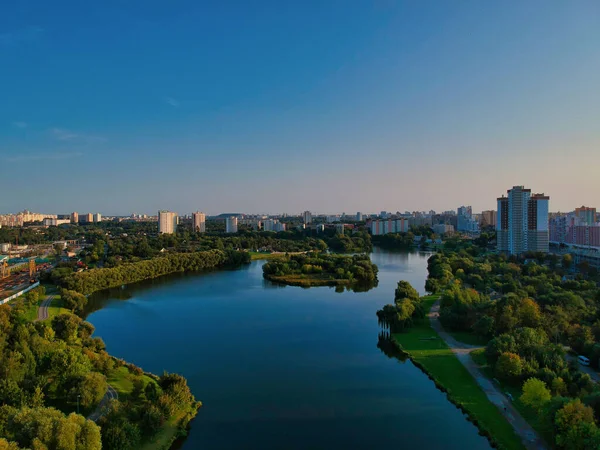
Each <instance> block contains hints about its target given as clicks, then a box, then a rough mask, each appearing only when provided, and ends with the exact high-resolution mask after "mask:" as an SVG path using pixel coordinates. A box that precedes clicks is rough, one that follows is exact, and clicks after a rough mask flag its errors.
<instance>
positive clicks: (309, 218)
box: [302, 211, 312, 225]
mask: <svg viewBox="0 0 600 450" xmlns="http://www.w3.org/2000/svg"><path fill="white" fill-rule="evenodd" d="M302 220H303V221H304V225H309V224H311V223H312V214H311V212H310V211H304V212H303V213H302Z"/></svg>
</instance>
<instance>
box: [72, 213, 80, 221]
mask: <svg viewBox="0 0 600 450" xmlns="http://www.w3.org/2000/svg"><path fill="white" fill-rule="evenodd" d="M71 223H74V224H78V223H79V213H76V212H72V213H71Z"/></svg>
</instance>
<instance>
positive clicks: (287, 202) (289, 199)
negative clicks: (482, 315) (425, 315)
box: [0, 0, 600, 215]
mask: <svg viewBox="0 0 600 450" xmlns="http://www.w3.org/2000/svg"><path fill="white" fill-rule="evenodd" d="M599 80H600V2H598V1H597V0H590V1H583V0H582V1H579V0H574V1H569V2H565V1H562V0H561V1H551V0H544V1H536V0H530V1H526V2H523V1H503V2H495V1H482V0H474V1H467V0H454V1H442V0H438V1H427V0H423V1H415V0H410V1H393V0H370V1H362V0H352V1H347V0H327V1H322V0H319V1H317V0H304V1H286V0H283V1H282V0H269V1H266V0H262V1H261V0H257V1H252V2H248V1H246V0H244V1H227V0H222V1H218V2H208V1H177V0H174V1H169V2H167V1H164V0H159V1H153V0H144V1H137V0H126V1H124V0H119V1H112V0H103V1H101V2H82V1H80V0H76V1H61V0H56V1H53V2H48V1H46V0H5V1H3V2H0V182H1V183H2V191H0V213H10V212H17V211H19V210H22V209H29V210H32V211H36V212H44V213H55V214H63V213H69V212H71V211H79V212H82V213H85V212H101V213H103V214H104V215H113V214H130V213H132V212H137V213H146V214H152V213H156V211H157V210H158V209H170V210H173V211H177V212H179V213H180V214H186V213H189V212H191V211H196V210H201V211H204V212H206V213H208V214H218V213H222V212H243V213H283V212H287V213H299V212H301V211H304V210H311V211H313V212H316V213H339V212H346V213H354V212H356V211H362V212H378V211H382V210H387V211H397V210H399V211H405V210H409V211H413V210H430V209H434V210H438V211H439V210H447V209H455V208H456V207H458V206H460V205H463V204H465V205H472V206H473V209H474V211H481V210H485V209H494V208H495V207H496V198H497V197H499V196H500V195H502V194H503V193H505V192H506V190H507V189H509V188H511V187H512V186H513V185H525V186H526V187H528V188H531V189H532V190H533V191H534V192H544V193H546V194H547V195H549V196H550V209H551V210H552V211H567V210H572V209H574V208H575V207H577V206H581V205H583V204H585V205H588V206H597V207H600V82H599Z"/></svg>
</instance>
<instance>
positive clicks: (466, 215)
mask: <svg viewBox="0 0 600 450" xmlns="http://www.w3.org/2000/svg"><path fill="white" fill-rule="evenodd" d="M456 212H457V214H456V215H457V220H456V225H457V226H456V229H457V231H462V232H466V233H477V232H479V223H477V221H476V220H475V219H474V218H473V209H472V208H471V207H470V206H461V207H460V208H458V209H457V211H456Z"/></svg>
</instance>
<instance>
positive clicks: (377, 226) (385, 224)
mask: <svg viewBox="0 0 600 450" xmlns="http://www.w3.org/2000/svg"><path fill="white" fill-rule="evenodd" d="M409 228H410V226H409V219H407V218H400V219H387V220H374V221H372V222H371V234H372V235H373V236H380V235H382V234H388V233H406V232H407V231H408V230H409Z"/></svg>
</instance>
